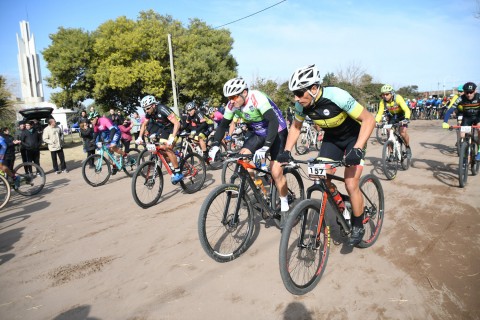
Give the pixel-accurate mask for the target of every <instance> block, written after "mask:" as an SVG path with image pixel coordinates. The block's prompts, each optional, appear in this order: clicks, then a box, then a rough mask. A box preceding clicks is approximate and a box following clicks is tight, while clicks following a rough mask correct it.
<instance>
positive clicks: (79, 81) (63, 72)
mask: <svg viewBox="0 0 480 320" xmlns="http://www.w3.org/2000/svg"><path fill="white" fill-rule="evenodd" d="M50 39H51V40H52V44H51V45H50V46H49V47H47V48H46V49H45V50H43V52H42V54H43V58H44V59H45V61H46V62H47V68H48V69H49V70H50V74H51V76H50V77H47V78H46V81H47V85H48V86H49V87H51V88H60V89H61V91H60V92H55V93H52V95H51V100H52V101H53V102H54V103H55V104H56V105H58V106H61V107H64V108H73V107H75V106H76V105H77V103H78V102H79V101H84V100H86V99H88V98H92V88H93V84H94V82H93V78H92V73H93V71H94V70H93V68H92V63H93V41H92V38H91V36H90V34H89V33H88V32H85V31H83V30H81V29H65V28H63V27H60V28H59V30H58V32H57V33H55V34H51V35H50Z"/></svg>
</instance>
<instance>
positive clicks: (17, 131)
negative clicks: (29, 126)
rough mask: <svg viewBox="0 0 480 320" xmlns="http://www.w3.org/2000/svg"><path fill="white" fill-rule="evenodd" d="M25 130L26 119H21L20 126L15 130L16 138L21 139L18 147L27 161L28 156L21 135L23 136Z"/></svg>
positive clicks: (23, 159)
mask: <svg viewBox="0 0 480 320" xmlns="http://www.w3.org/2000/svg"><path fill="white" fill-rule="evenodd" d="M23 131H25V121H23V120H22V121H19V122H18V128H17V130H16V131H15V140H18V141H20V143H19V144H18V146H19V147H18V148H19V149H20V155H21V156H22V162H27V156H26V154H25V148H24V147H23V146H22V143H21V140H22V139H21V136H22V132H23Z"/></svg>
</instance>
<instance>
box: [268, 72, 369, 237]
mask: <svg viewBox="0 0 480 320" xmlns="http://www.w3.org/2000/svg"><path fill="white" fill-rule="evenodd" d="M320 83H321V79H320V72H319V71H318V69H317V67H316V66H315V65H309V66H306V67H302V68H299V69H297V70H296V71H295V72H294V73H293V75H292V76H291V78H290V81H289V84H288V88H289V89H290V91H292V92H293V94H294V95H295V101H296V103H295V117H294V120H293V124H292V126H291V127H290V131H289V133H288V139H287V143H286V145H285V151H284V152H283V153H281V154H280V155H279V157H278V161H280V162H288V161H290V159H291V154H290V152H291V150H292V148H293V147H294V145H295V142H296V141H297V139H298V137H299V136H300V131H301V128H302V123H303V121H304V120H305V117H306V116H308V117H310V119H312V120H313V122H314V123H315V124H317V125H319V126H320V127H321V128H322V129H323V130H324V132H325V133H324V136H323V143H322V146H321V148H320V151H319V157H323V158H330V159H333V160H342V159H343V158H344V156H345V164H346V166H347V167H346V168H345V172H344V177H345V187H346V189H347V192H348V195H349V197H350V201H351V204H352V209H353V216H352V224H353V231H352V234H351V237H350V239H349V243H348V244H349V245H352V246H353V245H356V244H358V243H359V242H360V241H361V240H362V238H363V235H364V234H365V229H364V227H363V221H362V214H363V196H362V194H361V192H360V188H359V182H360V177H361V175H362V170H363V163H364V158H365V150H366V146H367V141H368V138H369V137H370V135H371V133H372V131H373V129H374V128H375V119H374V118H373V116H372V115H371V114H370V112H368V111H367V109H365V108H364V107H363V106H362V105H360V104H359V103H358V102H357V101H356V100H355V99H354V98H353V97H352V96H351V95H350V94H349V93H348V92H347V91H345V90H343V89H340V88H337V87H322V86H321V85H320ZM327 184H328V186H329V188H330V190H332V191H334V190H335V189H336V186H335V185H334V184H333V183H331V181H330V180H327Z"/></svg>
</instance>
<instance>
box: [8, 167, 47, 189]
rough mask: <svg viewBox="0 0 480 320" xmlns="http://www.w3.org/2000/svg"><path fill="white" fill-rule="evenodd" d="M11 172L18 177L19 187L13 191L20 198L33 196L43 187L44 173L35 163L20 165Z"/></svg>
mask: <svg viewBox="0 0 480 320" xmlns="http://www.w3.org/2000/svg"><path fill="white" fill-rule="evenodd" d="M13 172H14V173H15V175H16V176H19V177H20V186H19V187H18V188H17V189H15V191H17V192H18V193H20V194H21V195H22V196H33V195H34V194H37V193H39V192H40V191H42V189H43V187H44V186H45V181H46V178H45V171H43V169H42V167H40V166H39V165H38V164H36V163H33V162H23V163H20V164H19V165H18V166H16V167H15V168H14V169H13Z"/></svg>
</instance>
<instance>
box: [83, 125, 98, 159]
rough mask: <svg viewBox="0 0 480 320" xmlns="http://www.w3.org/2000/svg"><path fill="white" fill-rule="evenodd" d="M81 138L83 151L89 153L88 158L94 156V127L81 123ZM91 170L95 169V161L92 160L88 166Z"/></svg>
mask: <svg viewBox="0 0 480 320" xmlns="http://www.w3.org/2000/svg"><path fill="white" fill-rule="evenodd" d="M80 137H81V138H82V140H83V151H84V152H86V153H87V158H88V157H89V156H91V155H92V154H95V140H93V128H92V125H91V124H89V123H87V122H86V121H84V122H80ZM88 165H89V167H90V168H93V159H90V163H89V164H88Z"/></svg>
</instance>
